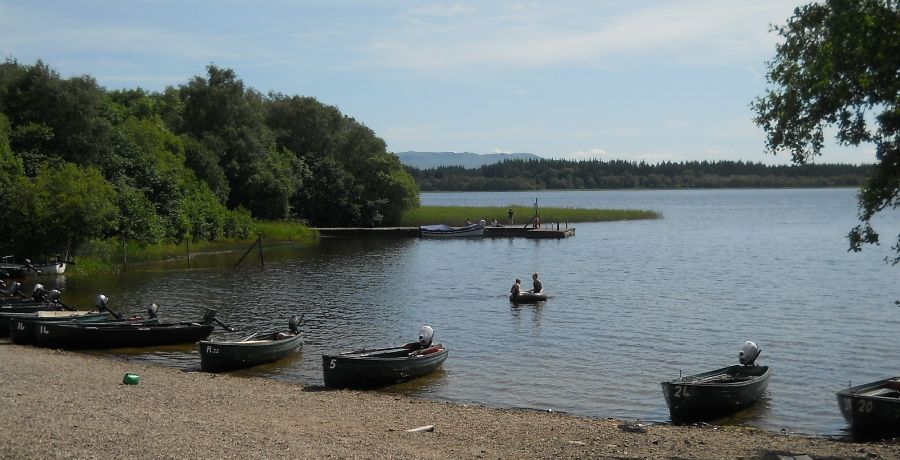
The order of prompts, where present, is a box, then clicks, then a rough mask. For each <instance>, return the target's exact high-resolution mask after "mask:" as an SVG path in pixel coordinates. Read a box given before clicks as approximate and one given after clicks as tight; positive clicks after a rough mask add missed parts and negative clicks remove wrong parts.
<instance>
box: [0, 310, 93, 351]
mask: <svg viewBox="0 0 900 460" xmlns="http://www.w3.org/2000/svg"><path fill="white" fill-rule="evenodd" d="M40 313H59V314H60V315H59V316H49V317H41V316H38V315H39V314H40ZM108 318H109V314H108V313H100V312H87V311H78V312H68V311H60V312H38V313H18V314H15V313H13V314H10V315H6V319H7V320H8V321H9V338H10V340H12V343H15V344H17V345H31V344H34V342H35V337H34V335H35V330H36V329H37V325H38V324H45V323H58V322H69V321H75V322H81V321H83V322H92V321H105V320H107V319H108Z"/></svg>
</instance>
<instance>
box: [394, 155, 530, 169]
mask: <svg viewBox="0 0 900 460" xmlns="http://www.w3.org/2000/svg"><path fill="white" fill-rule="evenodd" d="M397 156H398V157H400V162H401V163H403V164H405V165H407V166H412V167H415V168H419V169H428V168H436V167H438V166H462V167H464V168H479V167H481V166H483V165H489V164H494V163H499V162H501V161H503V160H538V159H540V158H541V157H539V156H537V155H535V154H533V153H487V154H484V155H480V154H477V153H470V152H462V153H460V152H400V153H397Z"/></svg>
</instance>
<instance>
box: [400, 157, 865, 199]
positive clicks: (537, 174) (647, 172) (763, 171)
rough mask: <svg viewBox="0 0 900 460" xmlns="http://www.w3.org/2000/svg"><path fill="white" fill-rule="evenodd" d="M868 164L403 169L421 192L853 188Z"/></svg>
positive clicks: (518, 164)
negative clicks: (408, 173) (413, 179)
mask: <svg viewBox="0 0 900 460" xmlns="http://www.w3.org/2000/svg"><path fill="white" fill-rule="evenodd" d="M871 167H872V166H871V165H848V164H805V165H766V164H763V163H752V162H744V161H688V162H681V163H671V162H665V163H659V164H648V163H645V162H630V161H622V160H614V161H599V160H592V161H568V160H550V159H540V160H505V161H502V162H499V163H495V164H491V165H484V166H481V167H479V168H473V169H467V168H464V167H461V166H441V167H436V168H428V169H419V168H415V167H407V169H408V170H409V172H410V173H411V174H412V175H413V177H414V178H415V180H416V184H418V186H419V188H420V189H421V190H422V191H423V192H430V191H501V190H545V189H554V190H566V189H630V188H645V189H673V188H787V187H857V186H859V185H860V184H862V183H863V182H864V180H865V178H866V177H867V175H868V174H869V169H870V168H871Z"/></svg>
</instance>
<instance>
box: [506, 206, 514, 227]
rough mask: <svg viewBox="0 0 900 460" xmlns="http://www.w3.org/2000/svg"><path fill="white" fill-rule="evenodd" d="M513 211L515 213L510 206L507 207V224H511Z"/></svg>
mask: <svg viewBox="0 0 900 460" xmlns="http://www.w3.org/2000/svg"><path fill="white" fill-rule="evenodd" d="M515 213H516V212H515V211H513V210H512V208H509V211H507V212H506V215H507V216H509V225H512V223H513V215H515Z"/></svg>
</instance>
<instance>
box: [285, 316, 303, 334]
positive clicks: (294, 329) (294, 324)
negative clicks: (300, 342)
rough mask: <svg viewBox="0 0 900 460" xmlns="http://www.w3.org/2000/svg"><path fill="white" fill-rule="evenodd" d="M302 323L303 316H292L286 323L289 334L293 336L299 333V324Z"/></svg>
mask: <svg viewBox="0 0 900 460" xmlns="http://www.w3.org/2000/svg"><path fill="white" fill-rule="evenodd" d="M301 321H303V315H300V316H296V315H294V316H292V317H291V319H290V321H288V328H290V330H291V333H293V334H294V335H296V334H299V333H300V322H301Z"/></svg>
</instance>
